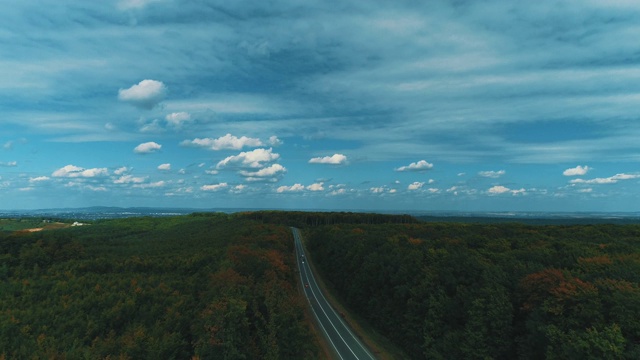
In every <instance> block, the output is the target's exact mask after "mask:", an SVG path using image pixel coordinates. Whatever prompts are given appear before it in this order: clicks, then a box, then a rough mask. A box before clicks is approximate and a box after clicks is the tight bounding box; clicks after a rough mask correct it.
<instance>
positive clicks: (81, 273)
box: [0, 214, 322, 359]
mask: <svg viewBox="0 0 640 360" xmlns="http://www.w3.org/2000/svg"><path fill="white" fill-rule="evenodd" d="M30 223H33V224H31V226H39V225H38V223H39V222H38V221H34V220H25V221H23V222H16V223H15V224H14V225H15V226H13V225H11V222H6V223H5V224H4V226H3V229H5V230H7V229H10V230H15V229H12V226H13V228H16V229H20V228H23V227H25V225H24V224H30ZM10 225H11V226H10ZM296 286H297V284H296V276H295V258H294V252H293V239H292V235H291V231H290V229H289V228H288V227H285V226H278V225H273V224H264V223H261V222H257V221H254V220H250V219H244V218H242V217H239V216H230V215H226V214H193V215H191V216H176V217H165V218H146V217H145V218H131V219H119V220H104V221H96V222H94V223H92V224H90V225H86V226H78V227H68V228H63V229H59V230H50V231H49V230H45V231H38V232H28V231H1V232H0V359H32V358H33V359H116V358H117V359H316V358H321V357H322V355H321V354H322V353H321V352H320V351H319V347H318V343H317V341H316V340H315V337H314V336H313V335H312V333H311V331H310V327H309V325H308V319H307V318H306V317H305V303H304V300H303V298H302V297H301V295H300V293H299V292H298V289H297V287H296Z"/></svg>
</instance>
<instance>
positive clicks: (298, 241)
mask: <svg viewBox="0 0 640 360" xmlns="http://www.w3.org/2000/svg"><path fill="white" fill-rule="evenodd" d="M292 231H293V233H294V240H295V241H296V250H298V252H301V251H300V248H301V247H302V242H301V241H300V235H299V233H298V229H295V228H292ZM297 257H298V266H300V259H299V256H297ZM307 266H308V265H307ZM300 268H301V269H303V270H304V273H305V277H306V278H307V283H308V281H309V274H308V273H307V269H306V268H305V267H304V266H302V267H300ZM300 279H301V280H303V282H304V279H302V272H300ZM311 280H313V283H314V284H315V286H316V287H317V288H319V287H318V283H317V282H316V280H315V278H314V277H313V275H312V276H311ZM309 290H310V291H311V293H312V294H313V297H314V298H315V300H316V303H317V304H318V306H320V310H322V312H323V313H324V315H325V317H326V318H327V320H328V321H329V323H330V324H331V326H332V327H333V329H334V330H335V331H336V333H337V334H338V336H339V337H340V339H342V341H343V342H344V344H345V345H346V346H347V348H348V349H349V351H351V353H352V354H353V356H354V357H355V358H356V359H359V358H358V355H356V353H355V352H354V351H353V349H352V348H351V346H349V344H348V343H347V341H346V340H345V339H344V338H343V337H342V335H341V334H340V331H339V330H338V328H336V326H335V324H334V323H333V321H332V320H331V318H330V317H329V314H327V312H326V311H325V309H324V306H322V303H321V302H320V301H318V296H317V295H316V293H315V291H313V287H312V286H310V287H309ZM319 293H320V296H322V300H323V301H324V302H325V303H326V304H327V305H328V302H327V299H326V298H325V297H324V295H323V294H322V292H321V291H319ZM305 295H306V292H305ZM311 309H312V310H313V306H312V307H311ZM329 309H330V310H331V312H332V313H333V314H334V316H335V317H336V318H337V319H338V321H339V322H340V324H341V325H342V327H343V328H345V329H346V330H347V332H348V333H349V335H351V337H352V338H353V340H355V342H356V343H357V344H358V345H359V346H360V347H361V348H362V349H363V350H364V351H365V353H366V354H367V355H369V357H371V358H372V359H375V358H374V357H373V356H372V355H371V354H370V353H369V351H367V349H366V348H365V347H364V346H363V345H362V343H361V342H360V341H359V340H358V338H357V337H356V336H355V335H354V334H353V332H351V330H350V329H349V327H348V326H347V325H346V324H345V323H344V322H343V321H342V319H341V318H340V315H338V313H336V311H335V310H334V309H333V308H332V307H331V306H329ZM314 314H315V315H316V317H317V314H316V313H315V310H314ZM318 321H320V319H319V318H318ZM323 328H324V327H323ZM325 333H326V331H325ZM327 335H328V334H327ZM329 341H331V339H329ZM331 343H332V345H334V348H335V344H333V341H331ZM336 352H338V351H337V348H336ZM338 355H339V354H338Z"/></svg>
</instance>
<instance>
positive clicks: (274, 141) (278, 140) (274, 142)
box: [269, 135, 283, 146]
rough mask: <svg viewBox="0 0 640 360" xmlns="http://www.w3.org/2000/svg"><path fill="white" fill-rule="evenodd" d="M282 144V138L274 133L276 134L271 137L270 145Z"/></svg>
mask: <svg viewBox="0 0 640 360" xmlns="http://www.w3.org/2000/svg"><path fill="white" fill-rule="evenodd" d="M282 144H283V142H282V140H280V139H278V137H277V136H275V135H274V136H271V137H269V145H271V146H279V145H282Z"/></svg>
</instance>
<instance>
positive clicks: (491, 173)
mask: <svg viewBox="0 0 640 360" xmlns="http://www.w3.org/2000/svg"><path fill="white" fill-rule="evenodd" d="M505 173H506V172H505V171H504V170H499V171H480V172H479V173H478V175H480V176H482V177H488V178H493V179H497V178H499V177H500V176H502V175H504V174H505Z"/></svg>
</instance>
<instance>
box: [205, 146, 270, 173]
mask: <svg viewBox="0 0 640 360" xmlns="http://www.w3.org/2000/svg"><path fill="white" fill-rule="evenodd" d="M279 158H280V154H276V153H274V152H273V149H271V148H269V149H255V150H253V151H247V152H241V153H240V154H238V155H234V156H229V157H227V158H225V159H224V160H221V161H220V162H218V164H217V165H216V167H217V168H218V169H220V168H224V167H227V166H238V167H242V168H254V169H255V168H262V167H264V166H265V163H270V162H273V161H276V160H278V159H279Z"/></svg>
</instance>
